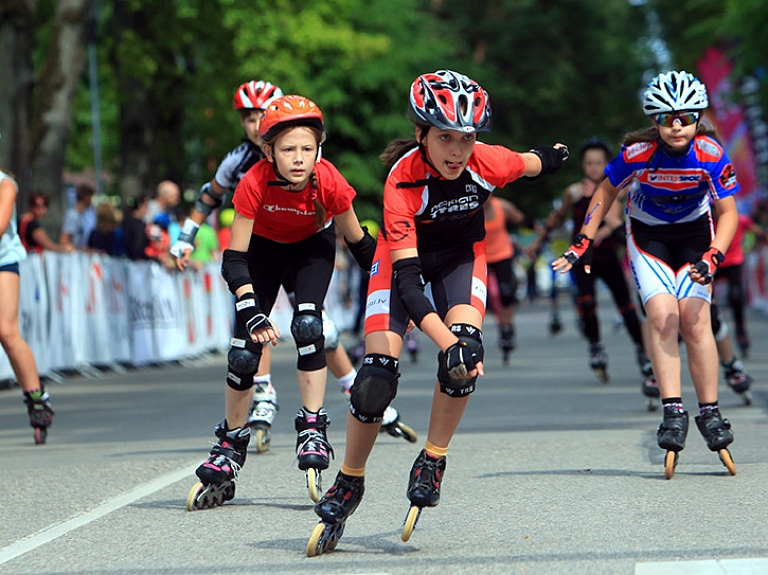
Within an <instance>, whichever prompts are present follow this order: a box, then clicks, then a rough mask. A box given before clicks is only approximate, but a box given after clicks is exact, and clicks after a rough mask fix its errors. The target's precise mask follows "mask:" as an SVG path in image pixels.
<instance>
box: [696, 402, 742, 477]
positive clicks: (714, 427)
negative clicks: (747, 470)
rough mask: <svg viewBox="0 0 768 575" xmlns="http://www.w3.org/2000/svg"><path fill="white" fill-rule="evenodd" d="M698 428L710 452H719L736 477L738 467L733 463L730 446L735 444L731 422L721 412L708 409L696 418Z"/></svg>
mask: <svg viewBox="0 0 768 575" xmlns="http://www.w3.org/2000/svg"><path fill="white" fill-rule="evenodd" d="M696 427H698V428H699V432H700V433H701V435H702V437H703V438H704V441H706V442H707V447H708V448H709V450H710V451H717V453H718V456H719V457H720V461H722V462H723V465H725V466H726V467H727V468H728V472H729V473H730V474H731V475H736V466H735V465H734V463H733V457H731V452H730V451H728V446H729V445H730V444H731V443H733V431H731V422H730V421H728V420H727V419H724V418H723V416H722V415H720V410H719V409H717V408H715V409H707V410H706V411H705V412H704V413H702V414H700V415H697V416H696Z"/></svg>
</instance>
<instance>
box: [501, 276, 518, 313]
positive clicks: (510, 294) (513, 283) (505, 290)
mask: <svg viewBox="0 0 768 575" xmlns="http://www.w3.org/2000/svg"><path fill="white" fill-rule="evenodd" d="M499 300H500V301H501V305H502V306H504V307H508V306H511V305H516V304H517V303H518V299H517V277H516V276H514V275H513V276H512V278H511V279H510V281H508V282H500V283H499Z"/></svg>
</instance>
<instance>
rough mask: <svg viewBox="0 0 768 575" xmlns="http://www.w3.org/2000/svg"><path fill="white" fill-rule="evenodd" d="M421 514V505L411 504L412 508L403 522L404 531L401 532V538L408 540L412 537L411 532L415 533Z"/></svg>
mask: <svg viewBox="0 0 768 575" xmlns="http://www.w3.org/2000/svg"><path fill="white" fill-rule="evenodd" d="M420 516H421V507H416V506H415V505H411V508H410V509H409V510H408V515H406V516H405V522H404V523H403V532H402V533H401V534H400V539H402V540H403V541H406V542H407V541H408V540H409V539H410V538H411V534H412V533H413V530H414V529H415V528H416V523H417V522H418V521H419V517H420Z"/></svg>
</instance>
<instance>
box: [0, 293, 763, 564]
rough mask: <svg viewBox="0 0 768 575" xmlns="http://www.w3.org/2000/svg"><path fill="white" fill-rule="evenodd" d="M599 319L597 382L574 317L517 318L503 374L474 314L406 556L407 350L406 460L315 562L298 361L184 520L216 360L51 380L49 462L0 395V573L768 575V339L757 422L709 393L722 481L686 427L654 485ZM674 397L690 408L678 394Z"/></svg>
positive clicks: (418, 402)
mask: <svg viewBox="0 0 768 575" xmlns="http://www.w3.org/2000/svg"><path fill="white" fill-rule="evenodd" d="M601 312H602V320H603V331H604V338H605V341H606V347H607V351H608V354H609V356H610V367H609V370H610V374H611V378H612V381H611V383H610V384H609V385H603V384H601V383H599V382H598V380H597V379H596V378H595V376H594V375H593V374H592V372H591V371H590V370H589V369H588V367H587V357H586V344H585V342H584V341H583V340H582V339H581V338H580V336H579V335H578V333H577V330H576V327H575V323H574V320H573V314H572V313H571V312H570V311H567V312H564V314H563V319H564V325H565V330H564V331H563V332H562V333H561V334H559V335H558V336H556V337H552V336H550V335H549V334H548V332H547V321H548V313H547V309H546V306H545V305H544V304H543V303H542V304H536V305H524V306H523V308H522V310H521V312H520V315H519V320H518V349H517V351H516V352H515V353H514V355H513V356H512V360H511V363H510V365H509V366H508V367H504V366H503V365H502V363H501V360H500V357H499V353H498V351H497V350H496V348H495V335H496V334H495V331H496V329H495V324H494V319H493V318H492V317H491V318H489V320H488V323H487V326H486V335H487V339H486V346H487V347H486V349H487V350H488V352H487V360H486V376H485V377H484V378H483V379H482V380H481V382H480V384H479V386H478V391H477V392H476V393H475V395H474V396H473V397H472V400H471V401H470V405H469V408H468V410H467V413H466V416H465V418H464V420H463V422H462V424H461V426H460V428H459V432H458V434H457V435H456V437H455V439H454V441H453V443H452V444H451V448H450V451H449V454H448V468H447V471H446V475H445V481H444V484H443V492H442V500H441V503H440V505H439V506H438V507H436V508H434V509H427V510H425V511H424V513H423V515H422V517H421V520H420V522H419V524H418V526H417V528H416V531H415V532H414V534H413V536H412V538H411V540H410V542H408V543H403V542H402V541H401V540H400V531H401V526H402V522H403V519H404V518H405V514H406V512H407V510H408V501H407V499H406V497H405V489H406V485H407V477H408V471H409V469H410V466H411V463H412V461H413V459H414V457H415V456H416V454H417V452H418V450H419V449H420V447H421V445H422V444H423V440H424V438H425V432H426V427H427V423H428V417H429V405H430V401H431V394H432V389H433V385H434V373H435V369H436V366H435V359H434V357H435V350H434V348H433V347H432V346H431V344H427V343H426V340H425V338H424V337H423V336H422V338H421V341H422V351H421V354H420V357H419V361H418V363H416V364H412V363H410V361H409V360H408V359H404V361H403V365H402V369H401V371H402V374H403V376H402V378H401V381H400V389H399V394H398V397H397V399H396V400H395V404H394V405H395V406H396V407H397V408H399V410H400V413H401V415H402V418H403V420H404V421H405V422H406V423H408V424H409V425H410V426H411V427H413V428H414V429H415V430H416V431H417V432H418V433H419V440H418V443H416V444H411V443H407V442H406V441H404V440H402V439H397V438H393V437H390V436H388V435H385V434H382V435H380V437H379V440H378V443H377V446H376V449H375V450H374V452H373V455H372V457H371V459H370V461H369V466H368V473H367V483H366V487H367V490H366V496H365V498H364V500H363V503H362V504H361V506H360V508H359V509H358V511H357V512H356V513H355V514H354V515H353V516H352V518H351V519H350V520H349V521H348V522H347V527H346V532H345V535H344V537H343V539H342V540H341V542H340V544H339V547H338V549H337V550H336V551H335V552H333V553H328V554H326V555H323V556H321V557H316V558H307V557H306V556H305V546H306V543H307V539H308V537H309V535H310V533H311V531H312V529H313V527H314V526H315V524H316V522H317V518H316V516H315V515H314V513H313V511H312V503H311V501H310V500H309V497H308V495H307V491H306V488H305V486H304V477H303V473H302V472H301V471H299V470H298V469H297V468H296V466H295V462H294V455H293V453H294V444H295V432H294V431H293V416H294V413H295V411H296V409H297V408H298V407H299V400H298V390H297V387H296V384H295V372H294V365H295V355H294V354H295V351H294V350H293V347H292V343H290V342H283V343H282V344H281V345H280V346H279V347H278V348H277V350H276V353H275V354H274V356H273V357H274V358H275V359H274V364H273V378H274V381H275V382H276V383H277V385H278V394H279V403H280V408H281V409H280V412H279V413H278V419H277V420H276V422H275V426H274V431H273V440H272V449H271V450H270V451H269V452H267V453H264V454H257V453H255V451H251V453H250V454H249V457H248V461H247V463H246V465H245V468H244V469H243V471H242V473H241V476H240V479H239V481H238V484H237V494H236V497H235V499H234V500H233V501H231V502H229V503H228V504H226V505H225V506H223V507H219V508H216V509H214V510H206V511H197V512H192V513H190V512H188V511H186V509H185V501H186V497H187V493H188V492H189V490H190V488H191V487H192V486H193V484H194V483H195V477H194V474H193V472H194V469H195V467H196V466H197V465H199V464H200V463H201V462H202V461H203V460H204V459H205V457H206V456H207V452H208V449H209V447H210V446H209V442H211V441H212V440H213V434H212V430H213V426H214V425H215V424H216V423H217V422H218V421H219V420H220V419H221V418H222V416H223V393H222V392H223V386H224V373H225V365H224V359H223V357H221V356H219V357H213V358H206V359H204V360H200V361H197V362H194V363H193V364H188V365H185V366H174V367H165V368H153V369H145V370H137V371H129V372H127V373H124V374H115V373H111V372H110V373H106V374H104V375H102V376H101V377H98V378H94V379H87V378H84V377H79V376H78V377H72V378H70V379H68V380H66V381H65V382H64V383H63V384H62V385H58V384H51V389H50V390H51V393H52V396H53V401H54V407H55V408H56V409H57V416H56V420H55V423H54V426H53V427H52V428H51V430H50V434H49V440H48V444H47V445H45V446H35V445H34V444H33V441H32V432H31V428H29V427H28V425H27V420H26V414H25V409H24V406H23V405H22V403H21V393H20V391H19V390H18V389H7V390H4V391H0V460H1V461H2V465H0V485H2V495H1V496H0V573H2V574H14V575H23V574H35V575H59V574H61V575H63V574H68V575H69V574H79V575H112V574H127V575H149V574H169V575H182V574H191V575H196V574H209V573H211V574H213V573H233V574H241V573H260V574H261V573H266V574H271V573H275V574H293V573H329V574H357V575H361V574H367V575H372V574H392V575H401V574H402V575H404V574H411V573H445V574H458V573H472V574H475V573H482V574H486V573H487V574H496V573H499V574H502V573H503V574H508V573H524V574H546V575H555V574H566V573H567V574H573V573H580V574H590V575H592V574H610V575H617V574H626V575H630V574H633V575H658V574H662V573H675V574H694V573H695V574H697V575H704V574H707V575H709V574H715V573H717V574H735V573H739V574H741V575H747V574H750V575H751V574H757V573H761V574H764V573H768V523H767V522H766V521H765V513H766V508H765V502H766V501H768V481H766V478H768V446H767V442H766V431H767V428H768V417H766V415H767V414H766V410H767V408H768V391H766V390H768V387H767V386H766V383H767V382H768V345H766V342H768V321H767V320H766V319H763V318H760V317H757V316H750V331H751V335H752V339H753V349H752V354H751V356H750V357H749V359H748V360H747V361H746V366H747V368H748V371H749V372H750V373H751V374H752V376H753V377H754V379H755V385H754V388H753V396H754V403H753V405H752V406H749V407H747V406H744V405H743V403H742V401H741V399H740V398H739V397H738V396H736V395H735V394H733V393H732V392H730V391H729V390H727V389H726V387H725V384H724V382H722V381H721V408H722V411H723V413H724V415H725V416H726V417H728V418H729V419H730V420H731V422H732V424H733V428H734V431H735V435H736V441H735V443H734V444H733V446H732V449H731V452H732V454H733V457H734V459H735V462H736V465H737V468H738V473H737V475H736V476H734V477H731V476H730V475H729V474H728V473H727V470H726V469H725V467H723V466H722V465H721V463H720V462H719V460H718V458H717V455H716V454H713V453H711V452H709V451H708V450H707V448H706V446H705V445H704V442H703V440H702V439H701V437H700V436H699V435H698V432H697V431H696V429H695V426H694V427H693V428H692V429H691V433H690V434H689V439H688V445H687V447H686V449H685V450H684V451H683V452H682V453H681V456H680V464H679V467H678V469H677V473H676V475H675V477H674V478H673V479H672V480H670V481H667V480H665V479H664V472H663V457H664V452H663V451H662V450H661V449H659V448H658V447H657V446H656V442H655V429H656V427H657V426H658V423H659V421H660V414H659V412H658V411H657V412H649V411H647V409H646V405H645V400H644V398H643V397H642V396H641V394H640V376H639V372H638V369H637V366H636V365H635V361H634V350H633V346H632V345H631V343H630V340H629V338H628V336H627V335H626V333H625V332H624V330H623V329H622V328H618V329H617V328H615V327H614V322H613V320H614V317H615V316H616V314H615V311H614V310H613V308H612V307H611V306H610V305H609V304H608V303H607V302H606V303H604V304H602V306H601ZM721 380H722V376H721ZM338 389H339V388H338V385H337V383H336V382H335V380H333V379H332V378H331V380H330V381H329V384H328V391H327V401H326V408H327V410H328V411H329V413H330V415H331V418H332V421H333V423H332V426H331V428H330V432H329V435H330V439H331V442H332V443H333V445H334V447H335V449H336V457H337V458H336V460H335V461H334V462H332V465H331V468H330V469H329V470H328V471H327V472H326V473H325V474H324V480H325V483H326V486H328V485H330V483H331V481H332V479H333V477H334V475H335V473H336V471H337V469H338V468H339V466H340V465H341V460H342V457H343V451H344V421H345V412H346V400H345V399H344V398H343V397H342V395H341V393H339V391H338ZM683 395H684V401H685V403H686V405H687V407H688V409H689V410H692V411H695V409H696V403H695V401H696V400H695V395H694V393H693V388H692V385H691V383H690V379H689V378H688V377H687V376H686V377H685V378H684V394H683ZM664 562H672V563H664Z"/></svg>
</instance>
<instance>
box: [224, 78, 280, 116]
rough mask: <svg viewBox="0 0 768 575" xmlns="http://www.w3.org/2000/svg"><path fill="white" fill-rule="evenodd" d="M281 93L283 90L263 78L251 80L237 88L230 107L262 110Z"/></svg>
mask: <svg viewBox="0 0 768 575" xmlns="http://www.w3.org/2000/svg"><path fill="white" fill-rule="evenodd" d="M282 95H283V91H282V90H281V89H280V88H278V87H277V86H274V85H273V84H270V83H269V82H264V81H263V80H259V81H258V82H257V81H255V80H252V81H250V82H246V83H245V84H242V85H241V86H240V87H239V88H238V89H237V91H236V92H235V96H234V98H233V99H232V107H233V108H234V109H235V110H263V109H264V108H266V107H267V106H268V105H269V103H270V102H271V101H272V100H274V99H275V98H279V97H280V96H282Z"/></svg>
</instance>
